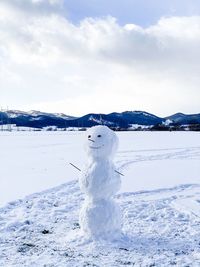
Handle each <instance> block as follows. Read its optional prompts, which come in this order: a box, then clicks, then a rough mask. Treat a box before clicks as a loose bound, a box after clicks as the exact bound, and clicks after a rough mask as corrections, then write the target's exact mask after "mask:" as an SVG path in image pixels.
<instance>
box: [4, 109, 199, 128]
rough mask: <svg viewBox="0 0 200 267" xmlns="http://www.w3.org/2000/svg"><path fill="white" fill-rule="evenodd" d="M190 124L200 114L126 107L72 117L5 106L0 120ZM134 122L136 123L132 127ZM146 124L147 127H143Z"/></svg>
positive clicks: (127, 125) (65, 123)
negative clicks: (157, 113) (166, 113)
mask: <svg viewBox="0 0 200 267" xmlns="http://www.w3.org/2000/svg"><path fill="white" fill-rule="evenodd" d="M169 121H170V125H179V126H182V125H193V124H200V114H192V115H185V114H183V113H177V114H174V115H172V116H169V117H165V118H161V117H158V116H155V115H154V114H151V113H148V112H145V111H125V112H121V113H117V112H113V113H110V114H95V113H90V114H87V115H84V116H81V117H78V118H77V117H73V116H69V115H65V114H63V113H46V112H40V111H35V110H31V111H29V112H24V111H19V110H8V111H4V112H0V125H1V124H15V125H16V126H24V127H34V128H44V127H48V126H55V127H58V128H66V127H91V126H94V125H97V124H103V125H107V126H109V127H113V128H118V129H128V128H130V129H135V128H138V127H139V128H140V129H147V128H148V127H149V128H151V127H152V126H154V127H155V129H157V130H159V127H157V126H159V125H162V128H163V127H164V126H166V125H167V126H169V124H168V122H169ZM135 125H137V127H135ZM144 126H146V127H144Z"/></svg>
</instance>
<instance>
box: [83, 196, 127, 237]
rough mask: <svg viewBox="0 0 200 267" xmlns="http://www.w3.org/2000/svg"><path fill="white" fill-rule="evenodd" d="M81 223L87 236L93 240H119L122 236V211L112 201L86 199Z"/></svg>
mask: <svg viewBox="0 0 200 267" xmlns="http://www.w3.org/2000/svg"><path fill="white" fill-rule="evenodd" d="M79 222H80V226H81V230H82V232H83V233H84V234H85V236H87V237H89V238H92V239H93V240H117V239H118V238H120V236H121V228H122V227H121V225H122V224H121V211H120V208H119V206H118V205H117V204H116V203H115V202H114V201H113V200H112V199H100V200H88V199H86V200H85V202H84V205H83V207H82V209H81V212H80V218H79Z"/></svg>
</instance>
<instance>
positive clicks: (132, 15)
mask: <svg viewBox="0 0 200 267" xmlns="http://www.w3.org/2000/svg"><path fill="white" fill-rule="evenodd" d="M0 107H1V108H3V109H7V108H8V109H19V110H25V111H28V110H40V111H46V112H62V113H65V114H68V115H74V116H81V115H84V114H87V113H91V112H95V113H110V112H113V111H116V112H121V111H126V110H143V111H148V112H151V113H154V114H156V115H159V116H167V115H171V114H173V113H176V112H183V113H187V114H189V113H200V1H199V0H190V1H188V0H165V1H160V0H148V1H147V0H118V1H116V0H109V1H108V0H1V1H0Z"/></svg>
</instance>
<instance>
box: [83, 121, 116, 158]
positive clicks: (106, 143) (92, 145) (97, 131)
mask: <svg viewBox="0 0 200 267" xmlns="http://www.w3.org/2000/svg"><path fill="white" fill-rule="evenodd" d="M86 138H87V142H86V149H87V153H88V156H89V157H91V158H93V159H101V158H102V159H105V158H106V159H111V158H112V157H113V156H114V154H115V152H116V150H117V147H118V138H117V135H116V133H115V132H114V131H112V130H111V129H109V128H108V127H107V126H102V125H98V126H94V127H92V128H90V129H88V130H87V132H86Z"/></svg>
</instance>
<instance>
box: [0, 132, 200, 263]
mask: <svg viewBox="0 0 200 267" xmlns="http://www.w3.org/2000/svg"><path fill="white" fill-rule="evenodd" d="M84 135H85V133H84V132H15V133H12V132H11V133H6V132H0V159H1V165H0V166H1V169H0V179H1V187H0V205H1V206H2V208H1V209H0V266H109V267H110V266H127V265H129V266H174V265H176V266H185V267H186V266H200V174H199V163H200V134H199V133H198V132H196V133H195V132H120V133H118V136H119V141H120V147H119V150H118V153H117V156H116V158H115V163H116V166H117V168H118V170H119V171H121V172H123V174H124V175H125V176H124V177H122V190H121V192H120V194H119V195H118V196H117V197H116V200H117V201H118V202H119V204H120V206H121V208H122V211H123V214H124V237H123V238H122V240H120V241H118V242H116V243H110V244H106V243H104V242H97V243H93V242H84V241H83V240H82V238H81V237H80V236H79V225H78V211H79V208H80V205H81V203H82V201H83V196H82V194H81V193H80V191H79V188H78V185H77V182H76V181H75V179H76V178H77V177H78V175H79V172H78V171H77V170H75V169H74V168H72V167H71V166H70V165H69V162H72V163H74V164H75V165H77V166H78V167H80V168H83V165H84V162H85V161H86V157H85V154H84V149H83V143H84ZM60 184H63V185H60ZM55 186H56V187H55ZM53 187H54V188H53ZM48 188H52V189H48ZM46 189H48V190H46ZM42 190H46V191H43V192H41V193H35V194H33V195H30V196H28V197H26V198H24V199H22V200H16V201H14V200H15V199H17V198H22V197H24V196H25V195H28V194H32V193H34V192H39V191H42ZM8 201H11V202H10V203H9V204H7V205H6V206H4V205H5V204H6V202H8Z"/></svg>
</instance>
